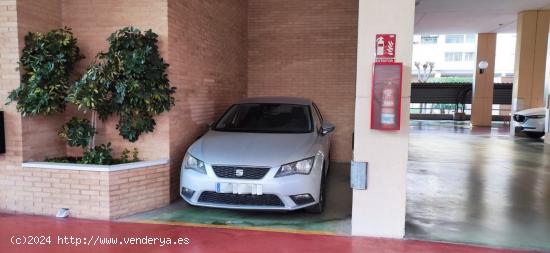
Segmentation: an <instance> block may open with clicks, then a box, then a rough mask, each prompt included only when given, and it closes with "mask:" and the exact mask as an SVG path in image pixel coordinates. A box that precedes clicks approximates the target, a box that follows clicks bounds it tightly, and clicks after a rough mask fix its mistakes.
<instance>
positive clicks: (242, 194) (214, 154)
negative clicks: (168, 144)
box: [180, 97, 334, 213]
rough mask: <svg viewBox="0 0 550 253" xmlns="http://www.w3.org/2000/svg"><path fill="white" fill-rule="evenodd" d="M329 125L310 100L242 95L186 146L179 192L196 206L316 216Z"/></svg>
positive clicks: (320, 203)
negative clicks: (302, 211) (307, 212)
mask: <svg viewBox="0 0 550 253" xmlns="http://www.w3.org/2000/svg"><path fill="white" fill-rule="evenodd" d="M333 130H334V125H332V124H330V123H328V122H327V121H326V120H324V119H323V116H322V115H321V113H320V111H319V109H318V108H317V106H316V105H315V103H313V102H312V101H311V100H307V99H302V98H285V97H271V98H249V99H246V100H244V101H242V102H240V103H238V104H235V105H233V106H231V107H230V108H229V109H228V110H227V111H226V112H225V114H224V115H223V116H222V117H221V118H220V119H218V120H217V121H216V122H215V123H213V124H212V125H211V127H210V130H209V131H208V132H207V133H206V134H205V135H204V136H202V137H201V138H199V139H198V140H197V141H196V142H195V143H193V144H192V145H191V146H190V147H189V149H188V150H187V153H186V155H185V158H184V160H183V163H182V167H181V178H180V186H181V187H180V195H181V197H182V198H183V199H184V200H185V201H187V202H188V203H189V204H191V205H196V206H206V207H217V208H229V209H253V210H296V209H301V208H307V209H308V210H310V211H312V212H316V213H320V212H322V211H323V205H324V203H325V181H326V175H327V171H328V165H329V164H328V163H329V149H330V133H331V132H332V131H333Z"/></svg>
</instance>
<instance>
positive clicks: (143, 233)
mask: <svg viewBox="0 0 550 253" xmlns="http://www.w3.org/2000/svg"><path fill="white" fill-rule="evenodd" d="M40 236H45V237H43V238H44V239H45V238H47V237H48V236H49V237H50V242H49V243H48V242H47V241H46V240H44V239H43V238H40ZM71 236H72V238H73V240H72V243H73V244H69V243H70V241H71V240H70V238H71ZM64 238H67V240H66V242H64V240H63V239H64ZM77 238H78V239H79V240H80V241H77ZM106 238H116V239H117V243H116V244H114V245H102V244H101V243H102V242H103V243H105V239H106ZM131 238H137V239H139V240H140V241H141V242H142V243H141V244H139V243H138V244H133V245H130V244H127V243H129V242H130V241H129V240H130V239H131ZM148 238H151V239H148ZM154 238H157V241H156V244H155V245H147V244H143V243H146V242H149V243H152V240H154ZM166 238H170V242H171V243H172V244H169V245H164V246H161V245H160V244H161V243H162V242H164V243H167V242H168V240H167V239H166ZM179 238H182V239H179ZM184 238H188V239H189V244H187V245H185V244H184V243H185V239H184ZM29 239H31V240H30V241H33V242H42V243H43V244H44V245H35V244H34V245H28V244H26V243H25V244H19V245H17V244H16V243H17V242H23V241H24V240H27V241H29ZM137 239H136V240H137ZM160 239H162V240H163V241H161V240H160ZM178 239H179V240H180V241H178ZM124 240H126V241H124ZM147 240H148V241H147ZM77 242H79V243H80V245H78V246H76V245H75V244H76V243H77ZM112 242H113V241H111V243H112ZM134 243H137V241H134ZM174 243H180V244H181V245H180V244H174ZM93 244H95V245H93ZM0 252H2V253H4V252H6V253H8V252H9V253H12V252H13V253H17V252H25V253H27V252H55V253H63V252H71V253H72V252H93V253H98V252H139V253H141V252H193V253H201V252H239V253H240V252H254V253H260V252H277V253H286V252H300V253H306V252H315V253H318V252H338V253H346V252H361V253H365V252H384V253H399V252H415V253H416V252H422V253H432V252H433V253H435V252H438V253H440V252H456V253H476V252H488V253H491V252H495V253H496V252H503V253H504V252H506V253H512V252H525V251H514V250H499V249H489V248H483V247H474V246H466V245H455V244H445V243H433V242H424V241H412V240H390V239H380V238H367V237H343V236H326V235H309V234H291V233H280V232H265V231H250V230H238V229H224V228H204V227H186V226H176V225H162V224H143V223H126V222H109V221H96V220H83V219H56V218H52V217H44V216H30V215H12V214H0Z"/></svg>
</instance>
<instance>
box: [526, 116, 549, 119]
mask: <svg viewBox="0 0 550 253" xmlns="http://www.w3.org/2000/svg"><path fill="white" fill-rule="evenodd" d="M544 117H545V116H544V115H530V116H527V118H528V119H542V118H544Z"/></svg>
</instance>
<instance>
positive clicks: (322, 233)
mask: <svg viewBox="0 0 550 253" xmlns="http://www.w3.org/2000/svg"><path fill="white" fill-rule="evenodd" d="M119 221H122V222H135V223H145V224H164V225H179V226H189V227H204V228H225V229H240V230H252V231H265V232H279V233H292V234H308V235H333V236H334V235H338V234H336V233H334V232H327V231H319V230H298V229H286V228H268V227H243V226H232V225H214V224H200V223H188V222H182V221H159V220H119Z"/></svg>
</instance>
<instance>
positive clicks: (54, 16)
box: [17, 0, 65, 161]
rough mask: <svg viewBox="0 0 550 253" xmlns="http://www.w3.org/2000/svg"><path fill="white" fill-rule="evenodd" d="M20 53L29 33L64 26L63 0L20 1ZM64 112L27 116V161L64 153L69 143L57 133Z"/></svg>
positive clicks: (24, 145) (24, 121)
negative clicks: (62, 16)
mask: <svg viewBox="0 0 550 253" xmlns="http://www.w3.org/2000/svg"><path fill="white" fill-rule="evenodd" d="M17 20H18V22H17V24H18V27H17V30H18V37H19V52H21V51H22V50H23V48H24V47H25V36H26V35H27V34H28V33H29V32H43V33H45V32H49V31H50V30H52V29H57V28H59V27H61V26H62V22H61V1H60V0H51V1H50V0H20V1H17ZM62 124H63V115H61V114H60V115H55V116H50V117H24V118H23V124H22V126H23V160H25V161H30V160H43V159H44V157H55V156H63V155H64V154H65V143H64V142H63V140H61V139H60V138H59V137H58V136H57V130H58V129H59V128H60V127H61V125H62Z"/></svg>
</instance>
